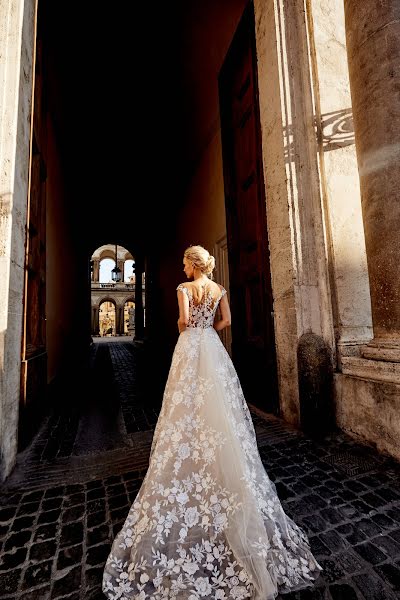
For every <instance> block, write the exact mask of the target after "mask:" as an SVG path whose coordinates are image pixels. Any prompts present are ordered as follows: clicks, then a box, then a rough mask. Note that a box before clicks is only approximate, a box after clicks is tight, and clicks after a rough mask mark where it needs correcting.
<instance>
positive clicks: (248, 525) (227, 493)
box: [102, 246, 322, 600]
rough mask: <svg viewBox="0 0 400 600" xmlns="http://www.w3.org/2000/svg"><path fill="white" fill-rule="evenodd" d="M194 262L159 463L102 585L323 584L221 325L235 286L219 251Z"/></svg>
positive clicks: (253, 594)
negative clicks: (218, 271)
mask: <svg viewBox="0 0 400 600" xmlns="http://www.w3.org/2000/svg"><path fill="white" fill-rule="evenodd" d="M183 263H184V271H185V274H186V276H187V278H188V279H192V281H190V282H185V283H184V284H180V285H178V287H177V296H178V306H179V319H178V328H179V338H178V341H177V344H176V346H175V350H174V353H173V356H172V361H171V367H170V371H169V374H168V379H167V382H166V386H165V391H164V396H163V403H162V407H161V412H160V415H159V418H158V421H157V425H156V428H155V432H154V437H153V442H152V447H151V452H150V461H149V467H148V470H147V473H146V476H145V478H144V480H143V483H142V486H141V488H140V490H139V492H138V494H137V496H136V499H135V501H134V502H133V504H132V506H131V508H130V511H129V513H128V516H127V518H126V521H125V523H124V525H123V527H122V529H121V531H120V532H119V533H118V534H117V536H116V537H115V539H114V542H113V545H112V548H111V552H110V554H109V556H108V559H107V562H106V565H105V568H104V573H103V583H102V590H103V592H104V594H105V595H106V597H107V598H109V599H110V600H117V599H121V600H125V599H133V598H134V599H136V600H147V599H148V600H161V599H163V600H165V599H168V600H201V599H203V600H228V599H235V600H242V599H244V598H250V599H252V600H272V599H273V598H276V596H277V595H278V593H288V592H292V591H295V590H299V589H302V588H305V587H309V586H312V585H314V581H315V580H316V579H317V577H318V576H319V574H320V572H321V571H322V567H321V566H320V565H319V564H318V562H317V561H316V559H315V558H314V556H313V555H312V553H311V550H310V546H309V541H308V538H307V536H306V534H305V532H304V531H303V530H302V529H300V527H299V526H298V525H296V523H295V522H294V521H292V519H291V518H290V517H289V516H288V515H286V513H285V512H284V510H283V508H282V506H281V503H280V501H279V498H278V495H277V492H276V487H275V484H274V483H273V482H272V481H271V480H270V479H269V477H268V475H267V473H266V471H265V469H264V466H263V464H262V462H261V458H260V455H259V452H258V448H257V443H256V436H255V431H254V426H253V422H252V420H251V416H250V412H249V409H248V407H247V404H246V401H245V398H244V396H243V392H242V389H241V386H240V382H239V379H238V376H237V373H236V371H235V368H234V366H233V363H232V361H231V359H230V356H229V354H228V353H227V351H226V350H225V347H224V346H223V344H222V342H221V340H220V338H219V336H218V333H217V331H218V330H221V329H223V328H224V327H226V326H229V325H230V318H231V316H230V309H229V304H228V299H227V296H226V290H225V289H224V288H223V287H222V286H221V285H219V284H217V283H215V282H214V281H213V280H212V271H213V269H214V266H215V261H214V257H213V256H211V255H210V254H209V253H208V252H207V250H206V249H205V248H203V247H202V246H190V247H189V248H187V249H186V251H185V253H184V258H183ZM218 306H220V309H221V317H222V318H221V319H220V320H218V321H214V317H215V313H216V310H217V307H218ZM254 376H255V377H256V376H258V374H257V373H255V374H254Z"/></svg>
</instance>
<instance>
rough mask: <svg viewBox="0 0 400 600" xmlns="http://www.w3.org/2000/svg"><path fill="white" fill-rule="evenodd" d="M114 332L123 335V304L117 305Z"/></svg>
mask: <svg viewBox="0 0 400 600" xmlns="http://www.w3.org/2000/svg"><path fill="white" fill-rule="evenodd" d="M116 334H117V335H124V307H123V306H118V308H117V326H116Z"/></svg>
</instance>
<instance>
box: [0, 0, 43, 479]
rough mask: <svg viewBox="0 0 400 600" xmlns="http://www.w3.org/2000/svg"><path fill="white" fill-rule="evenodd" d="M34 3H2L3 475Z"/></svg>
mask: <svg viewBox="0 0 400 600" xmlns="http://www.w3.org/2000/svg"><path fill="white" fill-rule="evenodd" d="M34 39H35V2H34V1H33V0H32V1H29V0H25V1H23V0H8V1H4V2H2V3H1V4H0V444H1V446H0V480H3V479H4V478H5V477H6V476H7V475H8V474H9V473H10V471H11V469H12V467H13V465H14V463H15V458H16V451H17V428H18V406H19V389H20V388H19V386H20V367H21V332H22V300H23V285H24V265H25V230H26V209H27V194H28V165H29V142H30V121H31V119H30V115H31V106H32V81H33V56H34V52H33V47H34Z"/></svg>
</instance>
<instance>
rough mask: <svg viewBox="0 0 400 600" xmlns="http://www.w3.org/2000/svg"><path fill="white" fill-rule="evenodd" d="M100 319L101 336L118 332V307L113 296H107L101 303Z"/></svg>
mask: <svg viewBox="0 0 400 600" xmlns="http://www.w3.org/2000/svg"><path fill="white" fill-rule="evenodd" d="M98 319H99V321H98V328H99V334H100V336H101V337H106V336H108V335H117V334H118V332H117V326H118V307H117V305H116V302H115V301H114V300H113V299H112V298H105V299H104V300H102V301H101V302H100V303H99V308H98Z"/></svg>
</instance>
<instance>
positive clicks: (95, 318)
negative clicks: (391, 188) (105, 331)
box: [92, 306, 100, 335]
mask: <svg viewBox="0 0 400 600" xmlns="http://www.w3.org/2000/svg"><path fill="white" fill-rule="evenodd" d="M92 332H93V335H99V332H100V328H99V307H98V306H97V307H96V306H95V307H93V323H92Z"/></svg>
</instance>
